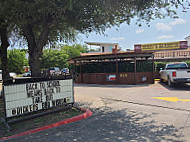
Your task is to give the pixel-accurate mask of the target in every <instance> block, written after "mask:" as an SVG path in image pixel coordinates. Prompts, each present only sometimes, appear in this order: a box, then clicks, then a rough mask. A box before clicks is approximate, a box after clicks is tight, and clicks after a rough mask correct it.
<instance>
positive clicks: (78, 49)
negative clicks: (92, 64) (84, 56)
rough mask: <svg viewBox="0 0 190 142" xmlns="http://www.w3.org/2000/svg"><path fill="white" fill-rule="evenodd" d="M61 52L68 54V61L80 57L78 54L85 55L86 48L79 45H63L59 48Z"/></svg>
mask: <svg viewBox="0 0 190 142" xmlns="http://www.w3.org/2000/svg"><path fill="white" fill-rule="evenodd" d="M61 50H62V51H64V52H66V54H68V59H71V58H74V57H77V56H80V53H87V47H86V46H84V45H83V46H82V45H80V44H74V45H72V46H69V45H65V46H63V47H61Z"/></svg>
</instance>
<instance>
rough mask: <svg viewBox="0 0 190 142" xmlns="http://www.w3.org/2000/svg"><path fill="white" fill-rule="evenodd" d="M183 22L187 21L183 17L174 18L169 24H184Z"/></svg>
mask: <svg viewBox="0 0 190 142" xmlns="http://www.w3.org/2000/svg"><path fill="white" fill-rule="evenodd" d="M185 23H187V21H186V20H184V19H175V20H174V21H173V22H170V25H172V26H175V25H178V24H185Z"/></svg>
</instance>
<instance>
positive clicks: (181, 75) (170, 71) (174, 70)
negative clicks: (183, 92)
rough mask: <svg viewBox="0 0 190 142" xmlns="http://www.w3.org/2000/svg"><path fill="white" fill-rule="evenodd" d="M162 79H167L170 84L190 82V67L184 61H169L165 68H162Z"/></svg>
mask: <svg viewBox="0 0 190 142" xmlns="http://www.w3.org/2000/svg"><path fill="white" fill-rule="evenodd" d="M160 81H161V82H163V81H167V82H168V86H172V85H174V84H177V83H190V67H188V65H187V64H186V63H184V62H180V63H169V64H167V65H166V67H165V69H164V70H162V69H161V70H160Z"/></svg>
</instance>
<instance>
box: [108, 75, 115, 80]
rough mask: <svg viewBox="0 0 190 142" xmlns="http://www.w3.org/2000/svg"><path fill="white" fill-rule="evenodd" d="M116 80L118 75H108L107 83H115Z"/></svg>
mask: <svg viewBox="0 0 190 142" xmlns="http://www.w3.org/2000/svg"><path fill="white" fill-rule="evenodd" d="M115 80H116V75H115V74H113V75H107V78H106V81H115Z"/></svg>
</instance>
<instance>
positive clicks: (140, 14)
mask: <svg viewBox="0 0 190 142" xmlns="http://www.w3.org/2000/svg"><path fill="white" fill-rule="evenodd" d="M0 4H4V5H5V8H7V7H9V11H8V12H7V13H5V14H6V15H7V14H8V15H10V16H9V18H10V19H11V22H13V23H15V24H16V25H17V27H18V28H19V29H20V32H21V34H22V35H23V36H24V37H25V38H26V40H27V42H28V50H29V64H30V67H31V71H32V76H39V75H40V64H39V63H40V62H39V59H40V57H41V55H42V50H43V47H44V46H46V45H47V44H48V43H50V42H55V41H58V40H59V41H68V40H72V39H74V38H75V36H76V34H77V33H78V32H81V33H90V32H92V31H95V32H98V33H102V32H104V31H105V29H106V28H110V27H112V26H114V25H117V26H119V25H120V24H121V23H123V22H126V23H127V24H130V21H131V19H132V18H134V17H137V24H139V25H140V24H141V22H142V21H145V22H147V23H149V22H150V20H153V19H155V18H164V16H172V17H174V16H176V12H175V11H174V10H171V9H172V8H171V7H172V6H176V8H177V7H178V5H182V6H183V7H184V8H185V5H186V4H189V1H188V0H186V1H182V2H181V1H179V0H167V1H166V0H135V1H134V0H80V1H78V0H31V1H29V0H22V1H15V0H6V1H4V0H1V3H0ZM160 9H163V10H160Z"/></svg>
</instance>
